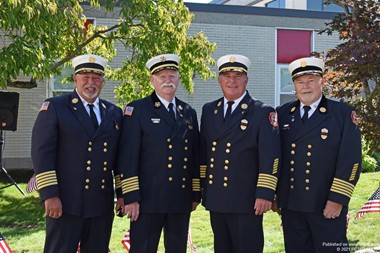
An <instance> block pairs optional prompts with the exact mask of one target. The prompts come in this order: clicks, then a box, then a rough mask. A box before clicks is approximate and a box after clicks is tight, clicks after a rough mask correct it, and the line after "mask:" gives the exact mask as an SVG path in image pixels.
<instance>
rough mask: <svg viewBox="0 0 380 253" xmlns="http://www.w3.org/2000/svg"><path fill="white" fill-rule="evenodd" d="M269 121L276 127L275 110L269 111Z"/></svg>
mask: <svg viewBox="0 0 380 253" xmlns="http://www.w3.org/2000/svg"><path fill="white" fill-rule="evenodd" d="M269 122H270V124H271V125H272V126H274V127H278V122H277V113H276V112H271V113H269Z"/></svg>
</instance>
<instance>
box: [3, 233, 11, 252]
mask: <svg viewBox="0 0 380 253" xmlns="http://www.w3.org/2000/svg"><path fill="white" fill-rule="evenodd" d="M0 253H12V250H11V248H9V246H8V243H7V241H5V239H4V237H3V236H2V235H1V234H0Z"/></svg>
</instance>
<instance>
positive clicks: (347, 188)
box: [330, 178, 355, 198]
mask: <svg viewBox="0 0 380 253" xmlns="http://www.w3.org/2000/svg"><path fill="white" fill-rule="evenodd" d="M354 188H355V186H354V185H353V184H351V183H349V182H346V181H344V180H342V179H339V178H334V181H333V183H332V186H331V189H330V191H332V192H336V193H339V194H342V195H345V196H347V197H349V198H351V196H352V193H353V192H354Z"/></svg>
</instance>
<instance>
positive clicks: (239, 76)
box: [221, 74, 246, 80]
mask: <svg viewBox="0 0 380 253" xmlns="http://www.w3.org/2000/svg"><path fill="white" fill-rule="evenodd" d="M221 76H222V77H223V78H224V79H226V80H240V79H242V78H244V77H245V76H246V75H244V74H222V75H221Z"/></svg>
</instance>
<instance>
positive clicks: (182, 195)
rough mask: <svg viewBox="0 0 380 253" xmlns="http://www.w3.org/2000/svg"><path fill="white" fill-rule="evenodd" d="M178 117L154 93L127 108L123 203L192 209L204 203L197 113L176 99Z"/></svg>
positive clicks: (146, 209)
mask: <svg viewBox="0 0 380 253" xmlns="http://www.w3.org/2000/svg"><path fill="white" fill-rule="evenodd" d="M176 118H177V119H176V120H174V118H172V116H171V115H170V113H169V112H168V110H167V109H166V108H165V106H164V105H163V104H162V103H161V102H160V100H159V99H158V97H157V95H156V93H155V92H153V94H152V95H151V96H148V97H146V98H143V99H141V100H137V101H134V102H131V103H130V104H129V105H128V106H127V107H126V109H125V112H124V120H123V131H122V136H121V139H120V148H119V162H118V169H119V170H120V172H122V174H123V175H122V188H123V194H125V197H124V199H125V204H130V203H133V202H140V212H141V213H145V214H149V213H183V212H190V211H191V208H192V202H193V201H195V202H200V179H199V155H198V151H199V150H198V145H199V129H198V120H197V116H196V112H195V110H194V109H192V108H191V107H190V105H188V104H186V103H184V102H183V101H181V100H179V99H177V98H176Z"/></svg>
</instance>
